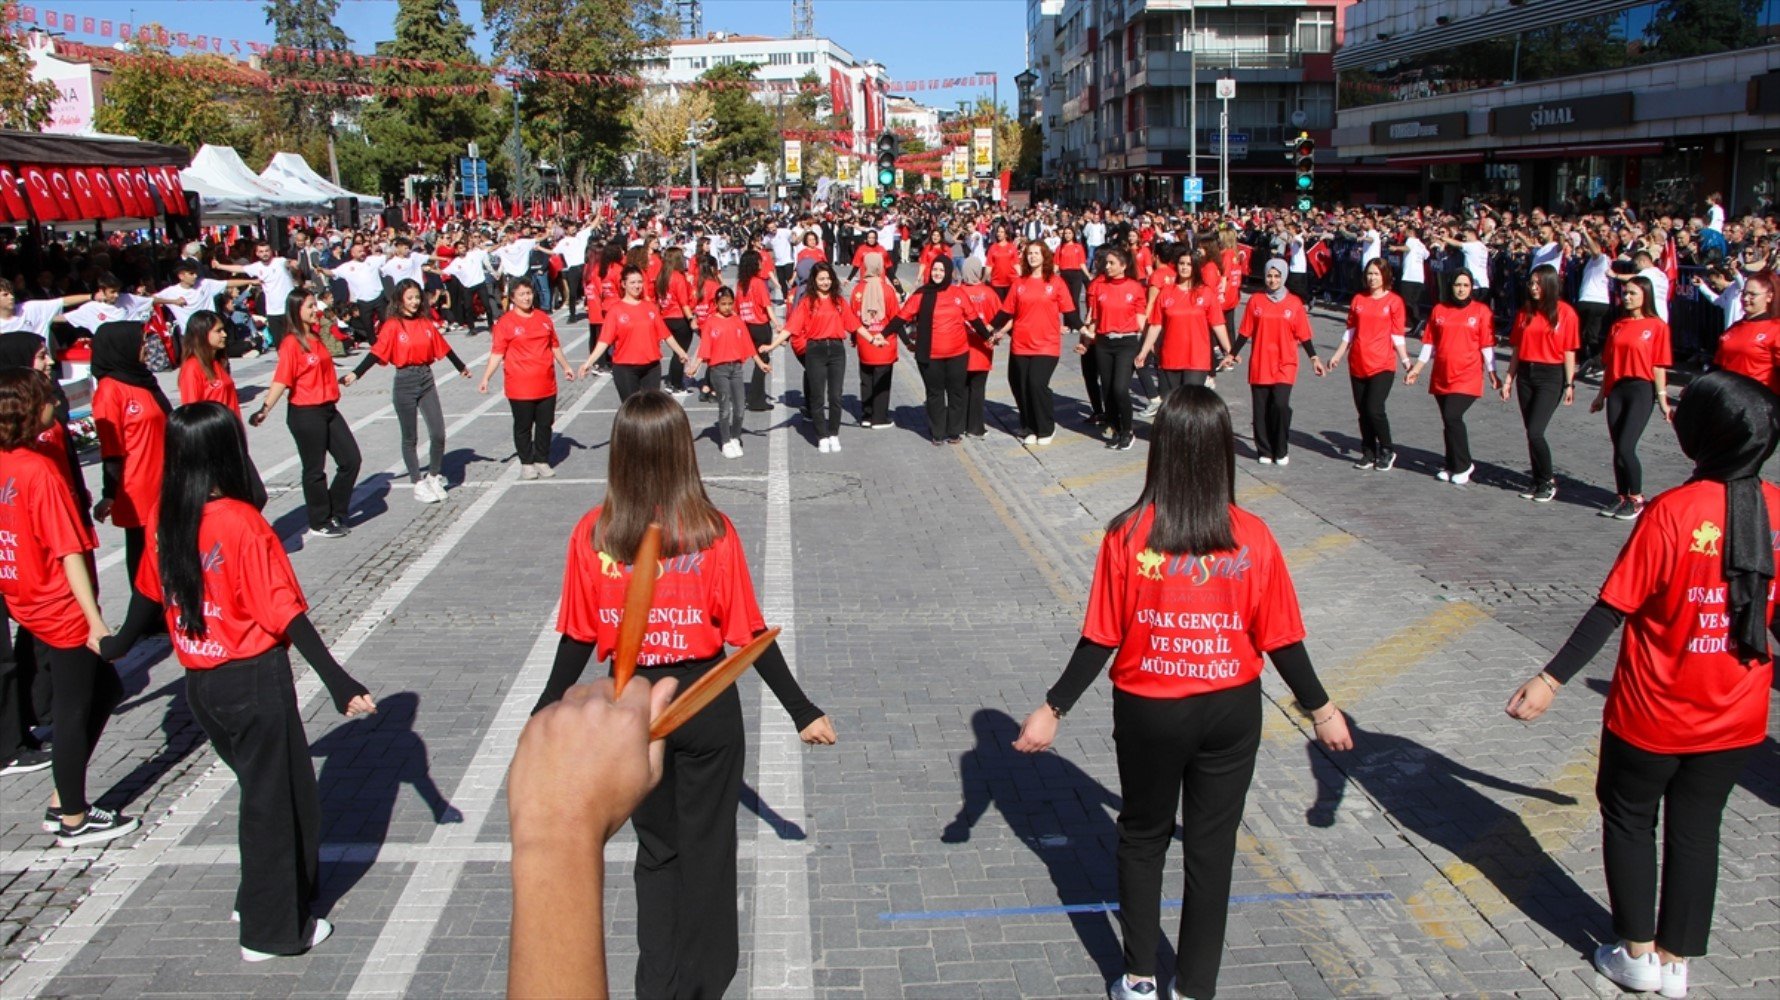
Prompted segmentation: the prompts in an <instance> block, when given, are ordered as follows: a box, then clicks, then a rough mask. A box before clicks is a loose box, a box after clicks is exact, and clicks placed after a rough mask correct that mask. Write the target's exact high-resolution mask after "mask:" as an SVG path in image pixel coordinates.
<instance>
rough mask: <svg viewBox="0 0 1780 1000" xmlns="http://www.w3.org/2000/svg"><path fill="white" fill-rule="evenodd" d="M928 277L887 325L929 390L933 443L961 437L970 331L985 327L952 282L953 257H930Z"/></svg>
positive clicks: (953, 441)
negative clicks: (910, 354) (906, 350)
mask: <svg viewBox="0 0 1780 1000" xmlns="http://www.w3.org/2000/svg"><path fill="white" fill-rule="evenodd" d="M923 277H925V278H926V279H927V283H926V284H924V285H922V286H921V287H920V288H917V289H915V291H914V293H913V294H911V295H910V296H909V297H908V298H907V299H905V300H903V303H902V308H901V309H900V310H898V312H897V313H896V316H895V318H894V319H892V320H891V321H890V324H889V326H888V327H886V330H887V331H888V332H889V333H891V334H893V335H895V336H898V337H901V338H902V342H903V346H904V347H907V348H908V349H909V350H910V351H912V352H913V353H914V355H915V367H916V368H918V369H919V370H920V372H921V382H922V384H923V385H924V386H925V387H926V390H927V427H928V432H929V434H930V435H931V436H932V441H933V443H934V444H935V445H941V444H962V443H963V442H964V420H965V406H966V404H967V402H968V397H967V395H966V386H967V382H968V379H969V371H970V369H969V358H967V357H966V353H967V352H968V351H969V350H970V341H969V335H970V331H971V330H972V329H975V330H976V332H977V334H978V335H979V336H981V335H984V334H986V333H987V330H988V328H987V327H986V326H985V325H984V324H983V318H982V315H981V314H980V313H979V312H977V308H976V306H975V305H974V304H973V303H972V302H971V300H970V298H969V297H968V296H967V295H965V294H964V290H963V289H961V288H958V287H957V286H955V285H953V284H952V261H951V259H950V258H947V257H936V258H934V261H933V264H932V265H930V266H929V268H928V271H927V274H925V275H923Z"/></svg>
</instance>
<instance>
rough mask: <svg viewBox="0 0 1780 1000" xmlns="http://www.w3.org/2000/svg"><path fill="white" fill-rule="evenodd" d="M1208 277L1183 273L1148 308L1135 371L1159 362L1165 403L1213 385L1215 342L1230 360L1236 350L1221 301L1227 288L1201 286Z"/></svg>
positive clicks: (1194, 272)
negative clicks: (1187, 389)
mask: <svg viewBox="0 0 1780 1000" xmlns="http://www.w3.org/2000/svg"><path fill="white" fill-rule="evenodd" d="M1215 272H1216V269H1215V268H1214V269H1213V273H1215ZM1204 273H1205V272H1204V271H1202V270H1198V269H1195V268H1192V267H1188V268H1186V269H1184V270H1182V271H1181V272H1180V273H1179V275H1178V277H1177V278H1176V280H1175V281H1174V282H1172V283H1170V284H1168V285H1167V286H1165V287H1163V288H1162V289H1161V290H1160V291H1159V293H1158V294H1157V295H1156V299H1155V301H1154V302H1152V303H1151V304H1150V311H1149V330H1148V332H1147V334H1146V335H1145V336H1144V338H1143V347H1142V348H1141V349H1140V350H1139V351H1138V352H1137V365H1138V367H1139V368H1141V367H1143V364H1144V362H1146V361H1148V360H1149V359H1150V358H1151V357H1152V356H1154V357H1155V358H1156V364H1157V368H1158V369H1159V370H1160V376H1161V380H1162V397H1163V398H1167V396H1168V394H1169V393H1171V392H1173V391H1174V390H1176V389H1178V388H1180V387H1181V386H1183V385H1205V384H1206V383H1207V382H1208V381H1210V380H1211V370H1212V366H1213V364H1214V362H1213V361H1212V356H1211V346H1212V339H1213V338H1214V337H1215V338H1216V339H1217V346H1218V347H1219V348H1220V349H1222V350H1223V351H1224V352H1225V353H1226V354H1228V353H1229V352H1230V350H1231V347H1232V345H1231V343H1230V331H1229V330H1227V329H1225V327H1224V311H1223V309H1222V307H1221V303H1220V300H1219V298H1218V289H1219V288H1220V287H1221V286H1222V284H1223V282H1222V281H1217V282H1202V281H1200V275H1202V274H1204ZM1158 342H1159V346H1158Z"/></svg>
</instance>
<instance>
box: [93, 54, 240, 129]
mask: <svg viewBox="0 0 1780 1000" xmlns="http://www.w3.org/2000/svg"><path fill="white" fill-rule="evenodd" d="M149 35H150V37H158V35H159V32H158V30H151V31H150V33H149ZM130 51H131V52H132V53H133V54H134V55H135V56H136V57H137V58H133V59H130V60H128V61H125V62H122V63H121V64H119V65H118V67H117V68H116V69H115V70H113V71H112V74H111V80H110V81H109V82H108V83H107V84H106V86H105V93H104V96H103V97H102V98H101V100H100V103H99V107H98V108H97V109H96V111H95V112H94V115H93V125H94V127H96V128H97V129H98V130H99V131H101V132H115V133H118V134H120V135H133V136H136V137H137V138H139V139H146V140H148V141H149V142H166V143H172V144H173V145H175V146H184V147H186V148H188V149H191V150H196V149H197V148H198V147H199V146H202V145H204V144H206V143H210V144H214V145H220V146H232V145H236V144H237V143H238V142H239V141H240V140H242V139H245V138H248V137H250V136H252V135H253V133H255V132H256V131H258V128H257V126H256V124H255V122H256V120H257V118H258V115H257V114H255V113H253V112H252V110H251V109H252V107H253V105H252V104H251V103H247V102H246V101H245V97H246V95H245V92H244V91H243V90H242V89H240V88H232V87H229V86H227V85H218V84H216V83H212V82H208V80H206V79H204V78H203V77H207V76H210V75H211V74H213V73H215V72H217V71H227V70H229V69H230V68H231V66H232V64H231V63H230V62H229V60H227V59H224V58H222V57H220V56H185V57H182V58H178V59H175V58H173V56H171V55H169V54H168V52H167V50H166V48H164V47H162V46H161V45H160V44H158V43H156V42H152V41H146V40H145V41H141V42H133V43H131V45H130ZM244 109H249V110H247V113H243V111H244Z"/></svg>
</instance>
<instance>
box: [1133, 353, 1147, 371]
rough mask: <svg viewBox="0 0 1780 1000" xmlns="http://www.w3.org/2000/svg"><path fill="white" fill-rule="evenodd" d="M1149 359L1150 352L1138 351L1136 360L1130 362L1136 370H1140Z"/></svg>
mask: <svg viewBox="0 0 1780 1000" xmlns="http://www.w3.org/2000/svg"><path fill="white" fill-rule="evenodd" d="M1149 359H1150V352H1148V351H1138V352H1137V359H1136V360H1135V361H1133V362H1132V365H1133V366H1134V367H1136V368H1142V367H1143V366H1144V363H1145V362H1147V361H1149Z"/></svg>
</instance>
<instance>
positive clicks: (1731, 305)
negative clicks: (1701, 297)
mask: <svg viewBox="0 0 1780 1000" xmlns="http://www.w3.org/2000/svg"><path fill="white" fill-rule="evenodd" d="M1712 301H1713V302H1715V303H1717V305H1718V308H1719V310H1720V311H1721V312H1723V313H1724V328H1725V329H1726V330H1729V329H1730V328H1731V327H1732V326H1734V325H1736V324H1738V323H1741V322H1742V321H1743V279H1742V277H1741V276H1739V277H1738V278H1737V279H1736V280H1735V281H1732V282H1731V283H1730V284H1728V285H1726V286H1724V291H1722V292H1719V293H1718V295H1717V296H1715V297H1714V298H1713V300H1712Z"/></svg>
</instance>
